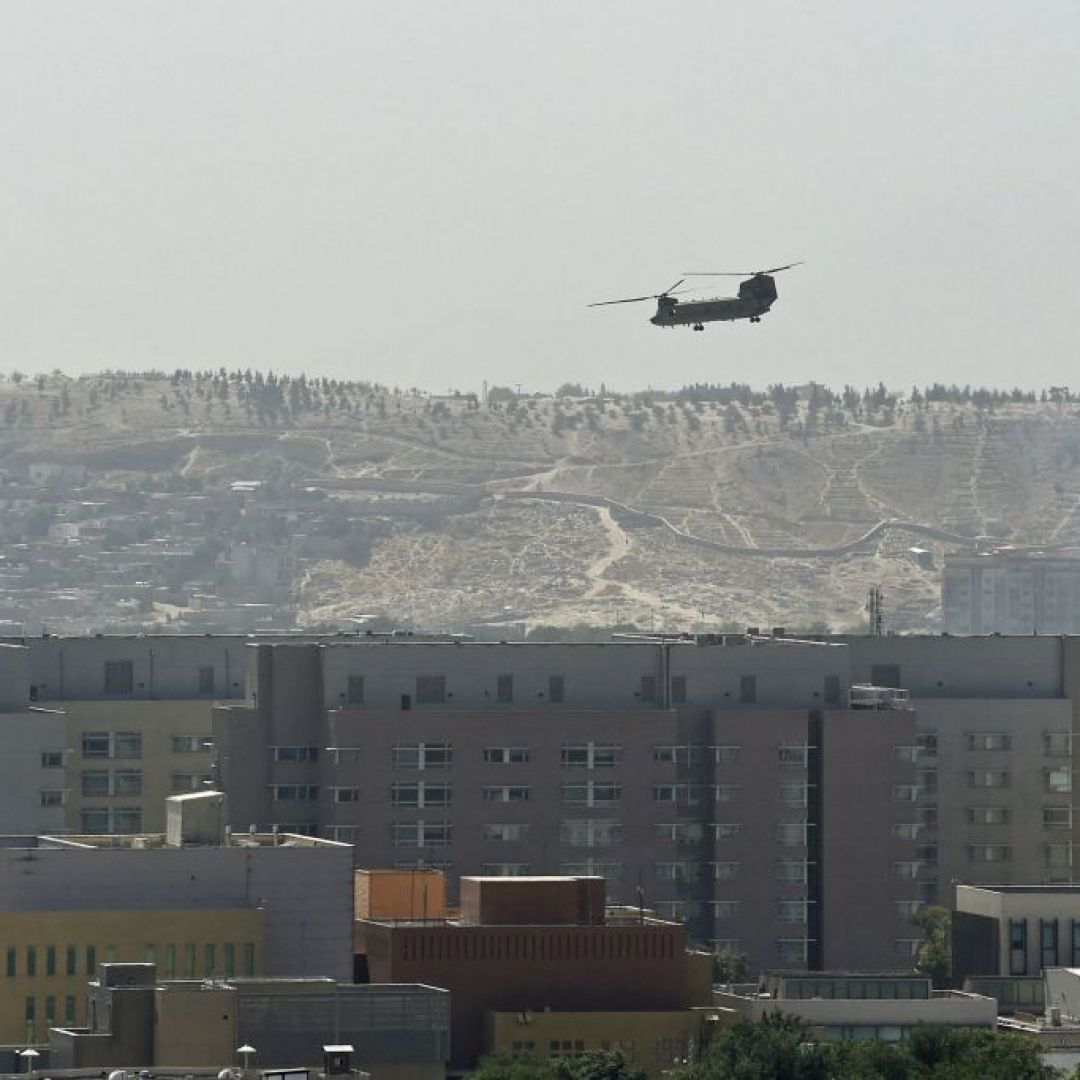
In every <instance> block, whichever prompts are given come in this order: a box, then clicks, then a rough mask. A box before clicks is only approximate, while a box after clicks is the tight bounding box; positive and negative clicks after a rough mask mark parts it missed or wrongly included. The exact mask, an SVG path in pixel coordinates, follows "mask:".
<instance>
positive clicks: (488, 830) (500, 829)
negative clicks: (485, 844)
mask: <svg viewBox="0 0 1080 1080" xmlns="http://www.w3.org/2000/svg"><path fill="white" fill-rule="evenodd" d="M528 838H529V825H527V824H526V823H525V822H507V823H505V824H492V825H485V826H484V839H485V840H491V841H493V842H495V843H499V844H509V843H516V842H517V841H520V840H527V839H528Z"/></svg>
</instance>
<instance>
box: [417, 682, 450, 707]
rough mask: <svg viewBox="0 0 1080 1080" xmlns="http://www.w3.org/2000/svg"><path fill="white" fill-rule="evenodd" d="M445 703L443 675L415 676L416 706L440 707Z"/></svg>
mask: <svg viewBox="0 0 1080 1080" xmlns="http://www.w3.org/2000/svg"><path fill="white" fill-rule="evenodd" d="M445 701H446V676H445V675H417V676H416V704H417V705H442V704H443V703H444V702H445Z"/></svg>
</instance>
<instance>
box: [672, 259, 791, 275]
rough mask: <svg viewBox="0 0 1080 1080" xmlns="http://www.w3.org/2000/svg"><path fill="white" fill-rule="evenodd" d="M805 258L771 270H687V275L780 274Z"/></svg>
mask: <svg viewBox="0 0 1080 1080" xmlns="http://www.w3.org/2000/svg"><path fill="white" fill-rule="evenodd" d="M805 261H806V260H805V259H800V260H799V261H798V262H793V263H788V264H787V265H786V266H774V267H772V268H771V269H770V270H687V271H686V275H687V277H756V276H757V275H758V274H779V273H780V271H781V270H790V269H791V268H792V267H793V266H802V265H803V263H804V262H805Z"/></svg>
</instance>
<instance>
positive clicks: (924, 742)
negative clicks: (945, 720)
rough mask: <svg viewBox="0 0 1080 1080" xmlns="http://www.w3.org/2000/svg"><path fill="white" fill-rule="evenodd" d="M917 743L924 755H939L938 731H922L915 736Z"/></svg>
mask: <svg viewBox="0 0 1080 1080" xmlns="http://www.w3.org/2000/svg"><path fill="white" fill-rule="evenodd" d="M915 743H916V745H917V746H918V747H919V749H920V750H921V751H922V752H923V756H924V757H935V756H936V755H937V732H936V731H923V732H920V733H919V734H918V735H916V736H915Z"/></svg>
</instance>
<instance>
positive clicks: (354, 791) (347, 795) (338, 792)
mask: <svg viewBox="0 0 1080 1080" xmlns="http://www.w3.org/2000/svg"><path fill="white" fill-rule="evenodd" d="M332 790H333V792H334V802H336V803H355V802H359V801H360V789H359V788H358V787H339V788H333V789H332Z"/></svg>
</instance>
